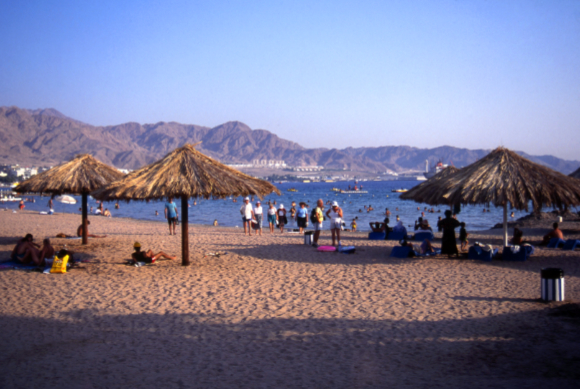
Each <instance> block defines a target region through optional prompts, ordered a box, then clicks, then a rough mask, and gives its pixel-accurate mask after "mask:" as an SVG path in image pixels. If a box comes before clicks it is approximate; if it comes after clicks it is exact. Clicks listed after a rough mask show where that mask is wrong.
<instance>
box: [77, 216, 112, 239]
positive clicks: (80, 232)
mask: <svg viewBox="0 0 580 389" xmlns="http://www.w3.org/2000/svg"><path fill="white" fill-rule="evenodd" d="M89 224H91V221H90V220H87V236H88V237H89V238H106V237H107V235H91V234H89ZM77 236H78V237H82V236H83V225H82V224H81V225H80V226H79V228H77Z"/></svg>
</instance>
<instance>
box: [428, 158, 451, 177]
mask: <svg viewBox="0 0 580 389" xmlns="http://www.w3.org/2000/svg"><path fill="white" fill-rule="evenodd" d="M425 162H426V163H427V164H428V163H429V162H428V161H425ZM427 166H428V165H427ZM448 166H449V165H448V164H446V163H443V161H441V160H439V162H437V164H436V165H435V166H434V167H433V169H431V170H428V169H427V171H426V172H425V173H423V175H424V176H425V178H427V179H429V178H431V177H433V176H434V175H436V174H437V173H440V172H442V171H443V170H445V168H447V167H448Z"/></svg>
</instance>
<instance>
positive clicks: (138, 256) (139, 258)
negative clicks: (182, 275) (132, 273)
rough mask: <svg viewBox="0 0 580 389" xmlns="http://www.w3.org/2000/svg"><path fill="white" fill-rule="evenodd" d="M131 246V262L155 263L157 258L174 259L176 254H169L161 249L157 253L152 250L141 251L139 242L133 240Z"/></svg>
mask: <svg viewBox="0 0 580 389" xmlns="http://www.w3.org/2000/svg"><path fill="white" fill-rule="evenodd" d="M133 248H134V249H135V252H134V253H133V254H131V258H132V259H133V263H135V264H136V263H137V262H145V263H155V261H157V260H158V259H159V258H161V257H163V258H165V259H175V258H177V257H176V256H171V255H169V254H166V253H164V252H163V251H160V252H158V253H157V254H154V253H153V250H148V251H146V252H145V251H141V243H139V242H135V244H133Z"/></svg>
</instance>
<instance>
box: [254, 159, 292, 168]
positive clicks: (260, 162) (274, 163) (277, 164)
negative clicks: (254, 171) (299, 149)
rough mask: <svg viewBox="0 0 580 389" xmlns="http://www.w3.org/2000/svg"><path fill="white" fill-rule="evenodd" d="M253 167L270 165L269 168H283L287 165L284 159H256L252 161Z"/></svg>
mask: <svg viewBox="0 0 580 389" xmlns="http://www.w3.org/2000/svg"><path fill="white" fill-rule="evenodd" d="M252 165H253V167H268V168H276V169H283V168H285V167H286V162H285V161H283V160H276V159H254V160H253V161H252Z"/></svg>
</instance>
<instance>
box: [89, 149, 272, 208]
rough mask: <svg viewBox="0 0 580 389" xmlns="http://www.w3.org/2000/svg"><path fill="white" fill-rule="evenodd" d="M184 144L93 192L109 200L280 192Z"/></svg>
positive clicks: (207, 197) (216, 196)
mask: <svg viewBox="0 0 580 389" xmlns="http://www.w3.org/2000/svg"><path fill="white" fill-rule="evenodd" d="M194 146H195V145H189V144H187V145H185V146H183V147H180V148H178V149H175V150H174V151H172V152H171V153H169V154H167V155H166V156H165V157H164V158H163V159H161V160H159V161H157V162H155V163H152V164H150V165H148V166H145V167H143V168H141V169H139V170H135V171H133V172H131V173H129V174H128V175H127V176H126V177H125V178H123V179H122V180H120V181H117V182H115V183H112V184H110V185H107V186H105V187H103V188H100V189H99V190H96V191H95V192H93V193H92V194H91V195H92V196H93V197H95V198H96V199H99V200H103V201H108V200H125V201H129V200H149V199H151V200H154V199H157V200H160V199H166V198H168V197H176V198H178V197H183V196H185V197H187V198H191V197H193V198H198V197H201V198H205V199H209V198H225V197H228V196H247V195H257V196H258V197H260V198H262V197H263V196H265V195H268V194H270V193H272V192H276V193H278V194H280V191H279V190H278V189H277V188H276V187H275V186H274V185H272V184H270V183H269V182H267V181H264V180H260V179H257V178H254V177H251V176H249V175H247V174H244V173H242V172H240V171H238V170H235V169H233V168H230V167H229V166H226V165H224V164H222V163H220V162H218V161H216V160H214V159H212V158H210V157H208V156H206V155H204V154H202V153H200V152H199V151H197V150H195V148H194Z"/></svg>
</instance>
